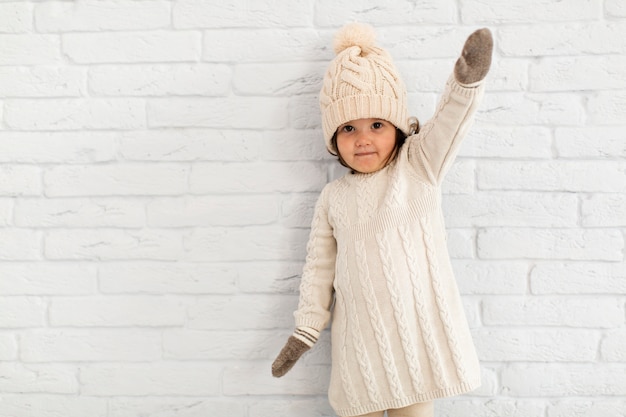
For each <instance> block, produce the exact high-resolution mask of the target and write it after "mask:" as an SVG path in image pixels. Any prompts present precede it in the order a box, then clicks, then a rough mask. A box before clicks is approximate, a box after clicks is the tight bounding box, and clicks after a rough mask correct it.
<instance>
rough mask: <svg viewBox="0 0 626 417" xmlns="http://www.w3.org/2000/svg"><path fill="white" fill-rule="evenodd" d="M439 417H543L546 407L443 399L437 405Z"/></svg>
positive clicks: (537, 403)
mask: <svg viewBox="0 0 626 417" xmlns="http://www.w3.org/2000/svg"><path fill="white" fill-rule="evenodd" d="M435 407H436V409H437V415H439V416H441V417H456V416H460V415H465V414H467V415H481V416H485V417H500V416H510V417H525V416H540V415H543V413H544V409H545V405H544V404H542V403H541V402H540V401H536V400H519V399H516V398H511V399H507V398H497V399H491V398H489V399H484V400H469V399H467V400H465V399H442V400H440V401H437V403H436V404H435Z"/></svg>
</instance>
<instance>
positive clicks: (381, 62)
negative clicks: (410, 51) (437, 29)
mask: <svg viewBox="0 0 626 417" xmlns="http://www.w3.org/2000/svg"><path fill="white" fill-rule="evenodd" d="M375 40H376V33H375V31H374V29H373V28H372V27H371V26H369V25H366V24H363V23H349V24H347V25H346V26H344V27H343V28H341V29H339V30H338V31H337V33H336V35H335V38H334V42H333V48H334V50H335V52H336V54H337V55H336V56H335V58H334V59H333V60H332V61H331V62H330V64H329V66H328V69H327V70H326V74H325V75H324V80H323V83H322V89H321V91H320V110H321V112H322V130H323V133H324V140H325V142H326V147H327V148H328V150H329V151H330V152H331V153H336V152H337V150H336V149H334V146H333V145H332V143H331V139H332V137H333V135H334V134H335V132H336V131H337V128H338V127H339V126H341V125H342V124H344V123H346V122H349V121H351V120H356V119H367V118H375V119H382V120H387V121H389V122H391V123H393V125H394V126H395V127H397V128H398V129H400V130H402V131H403V132H404V133H405V134H407V135H408V134H409V131H410V126H409V122H408V120H409V117H408V114H407V97H406V88H405V86H404V83H403V82H402V80H401V79H400V74H399V73H398V71H397V70H396V67H395V65H394V64H393V61H392V59H391V56H390V55H389V53H388V52H387V51H386V50H384V49H383V48H380V47H378V46H376V44H375Z"/></svg>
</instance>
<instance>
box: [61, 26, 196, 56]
mask: <svg viewBox="0 0 626 417" xmlns="http://www.w3.org/2000/svg"><path fill="white" fill-rule="evenodd" d="M200 44H201V36H200V34H199V33H195V32H187V31H180V32H174V31H149V32H140V31H138V32H110V33H106V32H105V33H80V34H75V33H72V34H64V35H63V52H64V53H65V55H66V56H67V57H68V58H69V59H70V60H72V62H75V63H78V64H103V63H141V62H144V63H145V62H183V61H196V60H197V59H198V58H199V57H200Z"/></svg>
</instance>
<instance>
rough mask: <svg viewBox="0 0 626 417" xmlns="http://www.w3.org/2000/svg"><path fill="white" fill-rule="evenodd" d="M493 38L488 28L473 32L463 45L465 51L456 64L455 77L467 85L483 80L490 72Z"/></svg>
mask: <svg viewBox="0 0 626 417" xmlns="http://www.w3.org/2000/svg"><path fill="white" fill-rule="evenodd" d="M492 51H493V38H492V37H491V31H490V30H489V29H487V28H484V29H479V30H477V31H476V32H474V33H472V34H471V35H470V36H469V37H468V38H467V40H466V41H465V45H463V52H461V56H460V57H459V59H458V60H457V61H456V65H455V66H454V77H455V78H456V80H457V81H458V82H459V83H461V84H465V85H469V84H473V83H475V82H478V81H481V80H482V79H483V78H485V76H486V75H487V72H489V67H490V66H491V54H492Z"/></svg>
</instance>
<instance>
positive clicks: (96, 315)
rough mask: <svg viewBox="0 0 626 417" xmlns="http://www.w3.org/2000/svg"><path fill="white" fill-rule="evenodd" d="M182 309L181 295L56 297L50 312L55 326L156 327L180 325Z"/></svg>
mask: <svg viewBox="0 0 626 417" xmlns="http://www.w3.org/2000/svg"><path fill="white" fill-rule="evenodd" d="M185 310H186V305H185V301H184V300H183V299H181V298H173V297H167V296H164V297H159V296H99V297H71V298H67V297H66V298H63V297H57V298H55V299H54V300H52V302H51V304H50V312H49V315H50V324H51V325H52V326H55V327H62V326H69V327H132V326H148V327H157V326H180V325H182V324H183V323H184V321H185ZM77 311H80V312H81V314H80V315H77V314H76V312H77Z"/></svg>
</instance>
